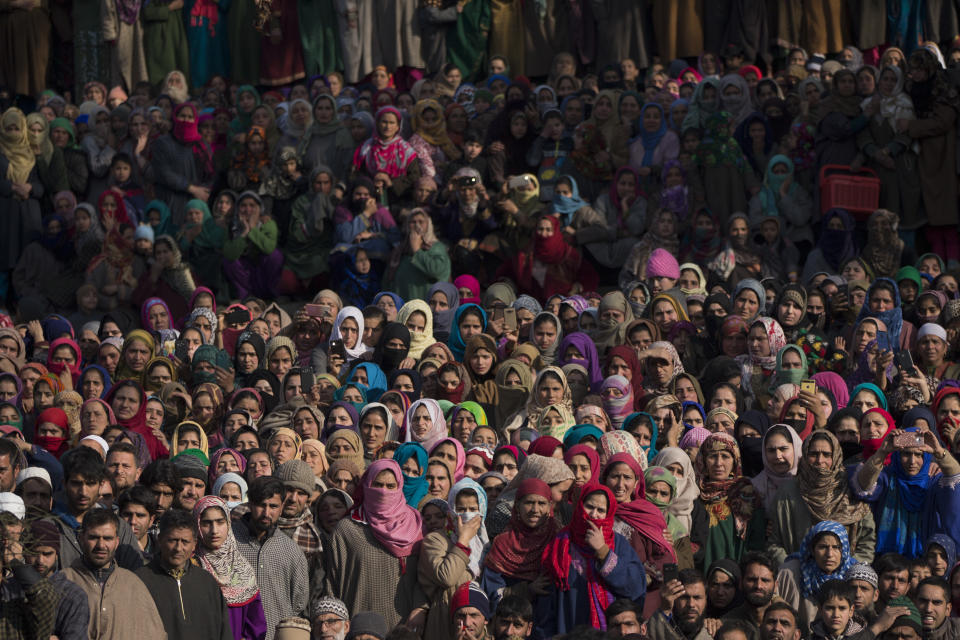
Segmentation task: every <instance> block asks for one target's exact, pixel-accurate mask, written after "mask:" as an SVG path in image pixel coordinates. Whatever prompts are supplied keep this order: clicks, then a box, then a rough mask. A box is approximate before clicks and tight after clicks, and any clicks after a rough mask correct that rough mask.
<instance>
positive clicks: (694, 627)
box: [677, 614, 703, 638]
mask: <svg viewBox="0 0 960 640" xmlns="http://www.w3.org/2000/svg"><path fill="white" fill-rule="evenodd" d="M677 628H678V629H679V630H680V633H682V634H683V635H684V636H685V637H687V638H692V637H694V636H695V635H697V633H699V631H700V629H702V628H703V614H700V615H698V616H697V617H696V619H694V620H686V619H684V618H679V619H678V620H677Z"/></svg>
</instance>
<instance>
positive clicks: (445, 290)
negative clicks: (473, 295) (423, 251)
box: [397, 282, 460, 357]
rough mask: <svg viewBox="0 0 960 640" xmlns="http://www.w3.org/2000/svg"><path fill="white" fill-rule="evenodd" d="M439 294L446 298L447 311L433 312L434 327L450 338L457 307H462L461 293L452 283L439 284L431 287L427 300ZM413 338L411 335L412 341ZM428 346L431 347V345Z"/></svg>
mask: <svg viewBox="0 0 960 640" xmlns="http://www.w3.org/2000/svg"><path fill="white" fill-rule="evenodd" d="M438 292H439V293H442V294H443V295H444V297H446V299H447V309H446V310H444V311H434V312H433V316H432V317H433V326H434V327H435V328H436V331H437V332H438V333H441V334H444V335H445V336H448V335H449V334H450V332H451V330H452V328H453V316H454V314H456V312H457V307H459V306H460V292H459V291H458V290H457V287H456V286H455V285H454V284H453V283H452V282H437V283H435V284H434V285H433V286H432V287H430V291H429V292H428V293H427V300H432V299H433V296H434V295H435V294H436V293H438ZM399 315H400V314H399V312H398V313H397V316H398V317H399ZM424 329H426V327H424ZM412 337H413V336H412V334H411V339H412ZM427 346H428V347H429V346H430V345H427ZM422 353H423V352H421V354H422ZM411 357H412V356H411ZM417 357H419V356H417Z"/></svg>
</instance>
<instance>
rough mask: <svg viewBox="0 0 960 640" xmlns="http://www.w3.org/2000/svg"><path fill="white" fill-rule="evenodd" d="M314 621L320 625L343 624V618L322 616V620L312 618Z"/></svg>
mask: <svg viewBox="0 0 960 640" xmlns="http://www.w3.org/2000/svg"><path fill="white" fill-rule="evenodd" d="M314 623H315V624H316V625H317V626H318V627H320V628H321V629H322V628H323V627H336V626H337V625H338V624H343V620H341V619H340V618H324V619H323V620H314Z"/></svg>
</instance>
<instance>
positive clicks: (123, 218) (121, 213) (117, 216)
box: [97, 189, 134, 231]
mask: <svg viewBox="0 0 960 640" xmlns="http://www.w3.org/2000/svg"><path fill="white" fill-rule="evenodd" d="M107 196H113V200H114V202H116V203H117V211H116V213H114V214H113V218H114V220H116V221H117V225H121V224H125V225H129V226H131V227H132V226H134V225H133V222H132V221H131V220H130V214H128V213H127V205H126V204H124V202H123V198H121V197H120V196H118V195H117V192H116V191H113V190H111V189H107V190H106V191H104V192H103V193H101V194H100V197H99V198H98V199H97V211H98V212H99V213H100V220H101V222H102V221H103V220H104V213H103V201H104V200H105V199H106V198H107ZM111 231H112V230H111Z"/></svg>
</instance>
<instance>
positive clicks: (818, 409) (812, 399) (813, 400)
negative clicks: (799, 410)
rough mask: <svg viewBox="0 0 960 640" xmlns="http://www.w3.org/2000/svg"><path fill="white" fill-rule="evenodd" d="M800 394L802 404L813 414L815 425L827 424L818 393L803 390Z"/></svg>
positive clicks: (820, 426)
mask: <svg viewBox="0 0 960 640" xmlns="http://www.w3.org/2000/svg"><path fill="white" fill-rule="evenodd" d="M799 396H800V404H802V405H803V407H804V408H805V409H806V410H807V411H809V412H810V413H812V414H813V424H814V427H816V428H823V427H825V426H827V419H826V417H825V416H824V415H823V407H822V406H821V405H820V398H818V397H817V394H815V393H810V392H809V391H801V392H800V394H799Z"/></svg>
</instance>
